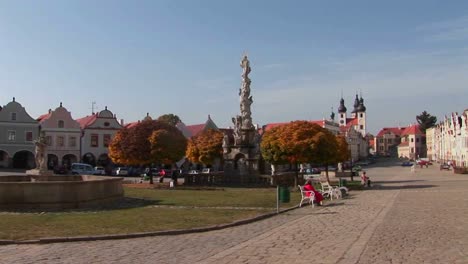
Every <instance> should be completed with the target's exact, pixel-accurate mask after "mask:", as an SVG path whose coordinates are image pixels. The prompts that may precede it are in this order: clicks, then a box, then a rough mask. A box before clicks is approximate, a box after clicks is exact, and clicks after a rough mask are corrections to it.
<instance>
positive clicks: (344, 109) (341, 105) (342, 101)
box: [338, 98, 347, 113]
mask: <svg viewBox="0 0 468 264" xmlns="http://www.w3.org/2000/svg"><path fill="white" fill-rule="evenodd" d="M346 111H347V109H346V106H345V105H344V99H343V98H341V100H340V106H338V113H346Z"/></svg>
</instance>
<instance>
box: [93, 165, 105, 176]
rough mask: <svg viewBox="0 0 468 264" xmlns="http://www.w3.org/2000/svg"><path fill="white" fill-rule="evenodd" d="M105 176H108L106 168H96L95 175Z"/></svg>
mask: <svg viewBox="0 0 468 264" xmlns="http://www.w3.org/2000/svg"><path fill="white" fill-rule="evenodd" d="M105 174H106V171H105V169H104V167H101V166H96V167H94V175H105Z"/></svg>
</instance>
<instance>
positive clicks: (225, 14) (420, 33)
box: [0, 0, 468, 133]
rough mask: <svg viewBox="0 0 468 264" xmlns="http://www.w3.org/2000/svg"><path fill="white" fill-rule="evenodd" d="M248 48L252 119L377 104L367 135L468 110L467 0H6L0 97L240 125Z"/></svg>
mask: <svg viewBox="0 0 468 264" xmlns="http://www.w3.org/2000/svg"><path fill="white" fill-rule="evenodd" d="M244 51H247V52H248V54H249V58H250V60H251V67H252V73H251V79H252V86H251V88H252V93H251V94H252V96H253V99H254V103H253V105H252V110H253V114H252V117H253V121H254V123H258V124H260V125H263V124H266V123H271V122H286V121H292V120H304V119H306V120H311V119H312V120H317V119H322V118H323V117H327V118H328V116H329V115H330V110H331V107H334V109H335V110H336V109H337V107H338V104H339V99H340V97H341V94H343V97H344V99H345V103H346V106H347V107H348V109H349V110H351V109H352V103H353V99H354V95H355V94H356V92H360V93H361V92H362V95H363V97H364V99H365V104H366V106H367V110H368V111H367V115H368V127H369V131H370V132H372V133H376V132H377V131H378V130H379V129H380V128H381V127H384V126H398V125H408V124H409V123H412V122H415V116H416V115H417V114H419V113H421V112H422V111H423V110H427V111H428V112H429V113H431V114H433V115H435V116H437V117H438V119H439V120H440V119H442V118H443V116H444V115H445V114H450V113H451V112H453V111H458V112H461V111H463V110H464V109H466V108H468V104H467V98H468V89H467V86H468V1H455V0H454V1H449V2H446V1H431V0H424V1H285V0H284V1H273V0H264V1H260V0H258V1H247V0H245V1H244V0H236V1H227V0H226V1H220V0H202V1H193V0H186V1H182V0H180V1H178V0H160V1H158V0H152V1H143V0H139V1H130V0H128V1H117V0H112V1H110V0H109V1H107V0H99V1H95V0H93V1H87V0H79V1H70V0H57V1H32V0H31V1H24V0H12V1H4V0H0V104H2V105H5V104H7V103H8V102H9V101H11V99H12V97H13V96H14V97H16V99H17V101H18V102H20V103H21V104H22V105H23V106H24V107H25V108H26V110H27V111H28V112H29V113H30V114H31V115H32V116H33V117H37V116H39V115H40V114H43V113H45V112H47V110H48V109H49V108H52V109H54V108H55V107H57V106H58V105H59V103H60V102H63V104H64V106H65V107H67V108H68V110H69V111H71V112H72V115H73V117H74V118H80V117H83V116H86V115H88V114H90V113H91V102H92V101H96V104H97V107H98V109H99V110H102V109H103V108H104V107H105V106H108V108H109V110H111V111H113V112H114V113H115V114H116V115H117V118H119V119H120V118H123V119H124V120H125V121H126V122H131V121H136V120H138V119H142V118H143V117H144V116H145V115H146V113H147V112H149V113H150V115H151V116H153V117H158V116H159V115H162V114H166V113H174V114H177V115H179V116H180V118H181V119H182V120H183V121H184V122H185V123H186V124H199V123H203V122H205V121H206V119H207V116H208V114H211V117H212V119H213V120H214V121H215V123H216V124H218V126H220V127H226V126H229V125H231V123H230V122H231V117H233V116H235V115H236V114H238V113H239V97H238V89H239V87H240V81H241V79H240V74H241V68H240V67H239V61H240V58H241V55H242V53H243V52H244Z"/></svg>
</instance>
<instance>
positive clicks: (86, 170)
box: [71, 163, 94, 175]
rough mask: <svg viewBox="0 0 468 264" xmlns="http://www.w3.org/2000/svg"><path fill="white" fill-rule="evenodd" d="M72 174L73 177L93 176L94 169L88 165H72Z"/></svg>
mask: <svg viewBox="0 0 468 264" xmlns="http://www.w3.org/2000/svg"><path fill="white" fill-rule="evenodd" d="M71 172H72V174H73V175H93V174H94V168H93V167H92V166H91V165H89V164H86V163H72V165H71Z"/></svg>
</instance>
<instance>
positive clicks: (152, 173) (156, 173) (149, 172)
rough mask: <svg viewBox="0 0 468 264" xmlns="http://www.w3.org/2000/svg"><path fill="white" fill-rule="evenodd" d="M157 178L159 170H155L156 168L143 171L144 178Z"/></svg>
mask: <svg viewBox="0 0 468 264" xmlns="http://www.w3.org/2000/svg"><path fill="white" fill-rule="evenodd" d="M151 175H153V176H159V170H158V169H156V168H151V169H150V168H146V169H145V173H144V176H151Z"/></svg>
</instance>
